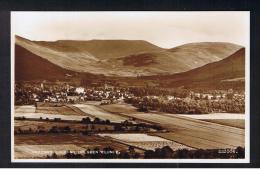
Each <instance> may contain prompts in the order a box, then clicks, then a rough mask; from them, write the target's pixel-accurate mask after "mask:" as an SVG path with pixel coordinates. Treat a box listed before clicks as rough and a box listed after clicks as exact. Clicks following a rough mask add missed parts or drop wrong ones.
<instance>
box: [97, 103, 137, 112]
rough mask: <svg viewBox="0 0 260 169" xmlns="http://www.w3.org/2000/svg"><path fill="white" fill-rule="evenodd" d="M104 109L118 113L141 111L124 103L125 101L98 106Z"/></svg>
mask: <svg viewBox="0 0 260 169" xmlns="http://www.w3.org/2000/svg"><path fill="white" fill-rule="evenodd" d="M99 107H100V108H102V109H103V110H105V111H108V112H111V113H114V114H120V113H141V112H139V111H138V110H137V108H136V107H134V106H132V105H129V104H126V103H118V104H109V105H101V106H99Z"/></svg>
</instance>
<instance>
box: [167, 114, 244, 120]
mask: <svg viewBox="0 0 260 169" xmlns="http://www.w3.org/2000/svg"><path fill="white" fill-rule="evenodd" d="M167 115H169V116H170V115H172V114H167ZM177 115H179V116H184V117H190V118H193V119H199V120H207V119H212V120H214V119H240V120H243V119H245V114H241V113H209V114H177Z"/></svg>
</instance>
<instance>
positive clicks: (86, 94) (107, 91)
mask: <svg viewBox="0 0 260 169" xmlns="http://www.w3.org/2000/svg"><path fill="white" fill-rule="evenodd" d="M130 96H131V94H130V93H129V92H127V90H126V89H124V88H120V89H119V88H114V87H109V86H106V85H105V86H104V87H96V88H84V87H75V86H71V85H68V84H65V85H64V84H63V85H57V86H56V85H52V86H48V85H44V84H43V83H41V84H40V85H28V84H27V85H22V86H21V85H20V86H16V88H15V100H16V103H17V104H32V103H35V102H51V103H76V102H84V101H101V104H111V103H115V102H119V101H123V100H124V98H125V97H130Z"/></svg>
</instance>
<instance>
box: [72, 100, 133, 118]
mask: <svg viewBox="0 0 260 169" xmlns="http://www.w3.org/2000/svg"><path fill="white" fill-rule="evenodd" d="M74 106H75V107H77V108H79V109H80V110H81V111H83V112H85V113H86V115H87V116H91V117H92V118H94V117H97V118H100V119H102V120H106V119H109V120H110V121H111V122H122V121H125V120H129V118H126V117H123V116H120V115H117V114H112V113H109V112H107V111H104V110H102V109H101V108H99V107H97V106H96V105H91V104H75V105H74Z"/></svg>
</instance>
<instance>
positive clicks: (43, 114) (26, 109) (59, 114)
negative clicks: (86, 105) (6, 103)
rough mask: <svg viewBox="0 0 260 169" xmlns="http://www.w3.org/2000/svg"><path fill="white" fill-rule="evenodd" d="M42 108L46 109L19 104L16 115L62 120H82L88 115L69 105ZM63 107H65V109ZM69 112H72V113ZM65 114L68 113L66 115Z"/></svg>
mask: <svg viewBox="0 0 260 169" xmlns="http://www.w3.org/2000/svg"><path fill="white" fill-rule="evenodd" d="M42 108H44V109H45V110H42V109H40V110H39V111H38V110H36V108H35V106H18V107H16V108H15V113H14V117H25V118H34V119H39V118H43V119H46V118H48V119H55V118H61V119H62V120H76V121H81V120H82V118H85V117H88V116H87V115H86V114H84V113H83V112H82V113H81V115H77V114H79V113H78V112H76V111H74V110H73V109H71V108H69V107H66V108H65V109H64V108H62V107H61V108H57V107H42ZM37 109H38V108H37ZM48 109H49V110H50V112H49V111H47V110H48ZM58 109H60V110H58ZM61 109H64V111H63V110H61ZM65 110H68V111H67V113H63V112H65ZM69 112H71V114H70V113H69ZM72 112H73V113H72ZM64 114H66V115H64ZM75 114H76V115H75Z"/></svg>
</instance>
